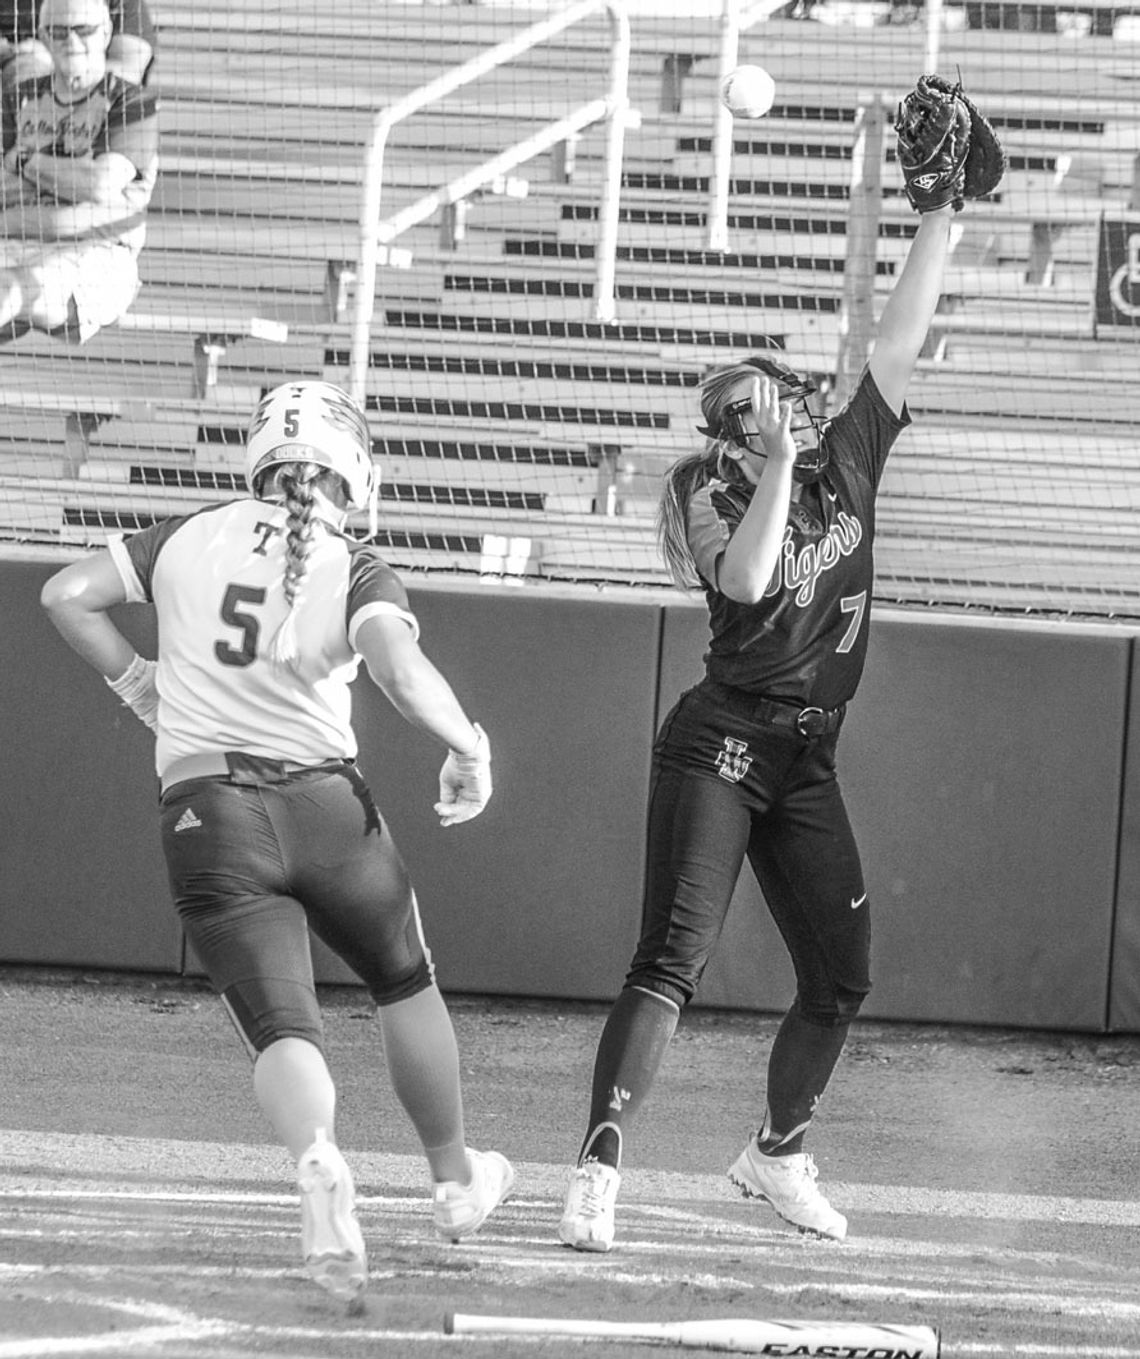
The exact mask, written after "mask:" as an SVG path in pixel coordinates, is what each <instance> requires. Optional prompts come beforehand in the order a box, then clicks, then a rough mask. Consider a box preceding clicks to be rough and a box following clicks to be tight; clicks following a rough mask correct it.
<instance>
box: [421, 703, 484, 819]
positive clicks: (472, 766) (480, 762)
mask: <svg viewBox="0 0 1140 1359" xmlns="http://www.w3.org/2000/svg"><path fill="white" fill-rule="evenodd" d="M473 725H474V727H475V730H476V731H477V732H478V734H479V741H478V744H477V745H476V747H475V749H474V750H473V751H472V752H471V753H470V754H469V755H460V754H459V753H458V751H455V750H449V751H448V752H447V759H446V760H444V762H443V768H442V769H441V770H440V771H439V801H438V802H437V803H436V804H435V810H436V813H437V814H438V816H439V824H440V825H441V826H457V825H458V824H459V823H460V822H461V821H470V820H471V818H472V817H473V816H478V815H479V813H480V812H481V811H482V810H483V808H484V807H485V806H486V805H487V801H488V799H489V798H490V796H491V746H490V743H489V742H488V740H487V733H486V732H485V731H484V730H483V728H482V727H481V726H480V725H479V724H478V722H476V723H473Z"/></svg>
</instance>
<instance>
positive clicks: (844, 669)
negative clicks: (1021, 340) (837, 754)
mask: <svg viewBox="0 0 1140 1359" xmlns="http://www.w3.org/2000/svg"><path fill="white" fill-rule="evenodd" d="M909 423H910V415H909V413H908V412H907V411H906V410H905V408H904V410H903V414H902V416H901V417H900V416H896V415H895V414H894V412H893V411H892V410H891V409H890V407H889V406H888V405H887V403H886V402H885V401H884V400H883V397H882V395H881V394H880V392H879V389H878V387H877V386H876V385H875V381H874V379H873V378H872V377H871V375H870V372H869V370H868V371H865V372H864V374H863V377H862V379H861V380H860V383H859V386H858V387H857V388H856V389H855V391H854V393H853V394H852V396H851V399H850V400H849V401H848V403H847V404H846V405H845V406H844V407H843V409H842V410H841V411H839V412H838V413H837V414H836V416H835V417H834V419H832V420H831V421H830V423H829V424H828V426H827V429H826V432H825V434H824V442H825V445H826V448H827V451H828V453H829V457H830V460H829V462H828V465H827V470H826V472H825V473H824V475H823V477H822V479H821V480H820V481H819V482H817V483H816V484H815V485H814V486H808V487H805V488H804V492H803V496H802V499H801V500H800V502H799V503H798V504H797V503H793V504H792V506H791V509H790V511H789V516H788V524H787V527H786V528H785V530H784V540H783V544H782V546H781V550H780V559H779V562H778V563H777V566H776V569H775V571H774V572H773V575H772V580H771V582H770V584H769V586H768V588H767V590H766V591H765V593H764V597H763V598H762V599H761V600H759V601H758V602H757V603H755V604H744V603H740V602H738V601H737V600H733V599H730V598H729V597H728V596H727V595H725V594H722V593H721V591H719V590H718V589H716V587H715V586H714V584H713V582H714V581H715V579H716V563H717V559H718V558H719V556H720V554H721V553H722V552H723V551H724V549H725V546H726V544H727V543H728V540H729V538H730V537H731V536H732V534H733V533H734V532H735V531H736V528H737V526H738V525H739V523H740V521H741V519H742V518H743V516H744V513H745V511H746V510H747V508H748V504H749V501H750V500H751V497H752V487H751V486H739V485H735V484H730V483H728V482H725V481H721V480H720V479H719V478H714V479H712V480H710V481H709V482H708V483H707V484H706V485H705V486H703V487H702V488H701V489H700V490H698V491H697V492H696V493H695V494H694V496H693V499H692V502H691V504H690V507H689V517H688V537H689V547H690V549H691V551H692V553H693V559H694V560H695V562H696V564H697V569H698V570H699V571H700V574H701V577H702V581H703V584H704V587H705V597H706V599H707V602H708V609H709V627H710V630H711V633H712V639H711V642H710V644H709V649H708V652H707V653H706V655H705V669H706V673H707V674H708V676H709V678H710V679H713V680H717V681H719V682H720V683H722V684H730V685H733V686H735V687H736V688H739V689H745V690H747V691H749V692H750V693H758V694H766V695H767V696H768V697H770V698H776V699H784V700H787V701H788V702H790V703H795V704H798V705H801V706H804V707H808V706H811V707H819V708H837V707H839V705H840V704H841V703H846V702H847V700H848V699H850V698H851V696H852V695H853V694H854V693H855V690H856V687H857V686H858V683H859V679H860V676H861V675H862V673H863V663H864V660H865V658H866V653H867V632H868V615H869V612H870V604H871V592H872V588H873V584H874V560H873V551H872V547H873V542H874V534H875V496H876V494H877V492H878V488H879V481H880V478H881V477H882V473H883V467H884V465H885V463H886V459H887V454H888V453H889V452H890V450H891V447H892V446H893V444H894V442H895V440H896V439H897V438H898V436H899V434H900V433H901V432H902V430H903V429H905V428H906V426H907V425H908V424H909Z"/></svg>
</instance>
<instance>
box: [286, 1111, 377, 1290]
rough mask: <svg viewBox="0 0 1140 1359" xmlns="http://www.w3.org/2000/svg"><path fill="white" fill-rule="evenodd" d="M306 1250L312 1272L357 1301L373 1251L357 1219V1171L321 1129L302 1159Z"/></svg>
mask: <svg viewBox="0 0 1140 1359" xmlns="http://www.w3.org/2000/svg"><path fill="white" fill-rule="evenodd" d="M297 1187H298V1189H299V1190H300V1191H301V1254H302V1256H303V1257H304V1261H305V1269H306V1270H307V1272H308V1274H309V1277H310V1278H311V1279H312V1280H313V1281H314V1282H315V1283H318V1284H320V1286H321V1287H322V1288H323V1289H325V1290H326V1291H327V1292H329V1293H331V1294H332V1295H333V1297H334V1298H343V1299H345V1300H346V1301H348V1302H350V1303H351V1302H356V1301H357V1300H358V1299H359V1298H360V1297H361V1295H362V1294H363V1293H364V1289H365V1286H366V1285H367V1283H368V1257H367V1255H366V1254H365V1250H364V1237H363V1236H362V1235H361V1232H360V1224H359V1223H358V1222H357V1220H356V1198H355V1190H354V1188H353V1184H352V1172H351V1171H350V1170H349V1168H348V1165H347V1163H346V1161H345V1159H344V1157H343V1156H342V1155H341V1154H340V1152H339V1150H338V1149H337V1148H336V1147H334V1146H333V1144H332V1143H331V1142H329V1141H327V1140H326V1138H325V1137H324V1135H323V1134H319V1135H318V1137H317V1140H316V1141H315V1142H314V1143H313V1145H312V1146H311V1147H310V1148H309V1149H308V1151H306V1152H305V1154H304V1155H303V1156H302V1157H301V1159H300V1160H299V1161H298V1162H297Z"/></svg>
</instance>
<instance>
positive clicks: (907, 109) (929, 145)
mask: <svg viewBox="0 0 1140 1359" xmlns="http://www.w3.org/2000/svg"><path fill="white" fill-rule="evenodd" d="M936 81H937V83H935V82H936ZM895 136H896V137H897V139H898V158H899V165H900V166H901V167H902V172H903V180H904V183H905V185H906V196H907V198H909V199H910V205H911V207H912V208H914V209H915V211H916V212H935V211H937V209H939V208H945V207H947V206H950V207H953V209H954V211H955V212H958V211H959V210H960V209H961V207H962V204H963V203H964V201H965V198H966V160H967V158H968V156H969V154H970V110H969V109H968V108H967V107H966V104H965V102H964V101H963V100H962V99H961V98H959V95H958V92H957V90H956V89H954V88H953V87H948V86H947V85H946V82H945V81H942V80H940V79H939V78H938V77H937V76H933V77H932V76H922V77H921V78H920V79H919V81H918V83H917V84H916V85H915V87H914V89H913V90H911V91H910V93H909V94H907V95H906V96H905V97H904V98H903V99H902V101H901V102H900V103H899V106H898V111H897V112H896V114H895Z"/></svg>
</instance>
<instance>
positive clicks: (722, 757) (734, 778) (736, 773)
mask: <svg viewBox="0 0 1140 1359" xmlns="http://www.w3.org/2000/svg"><path fill="white" fill-rule="evenodd" d="M747 749H748V742H747V741H738V740H736V738H735V737H732V736H726V737H725V738H724V749H723V750H722V751H721V752H720V753H719V754H718V755H717V757H716V772H717V773H718V774H719V775H720V776H721V778H722V779H727V780H728V782H729V783H739V782H740V780H741V779H742V778H743V777H744V776H745V774H747V773H748V770H749V767H750V766H751V764H752V756H751V755H747V754H745V752H746V751H747Z"/></svg>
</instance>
